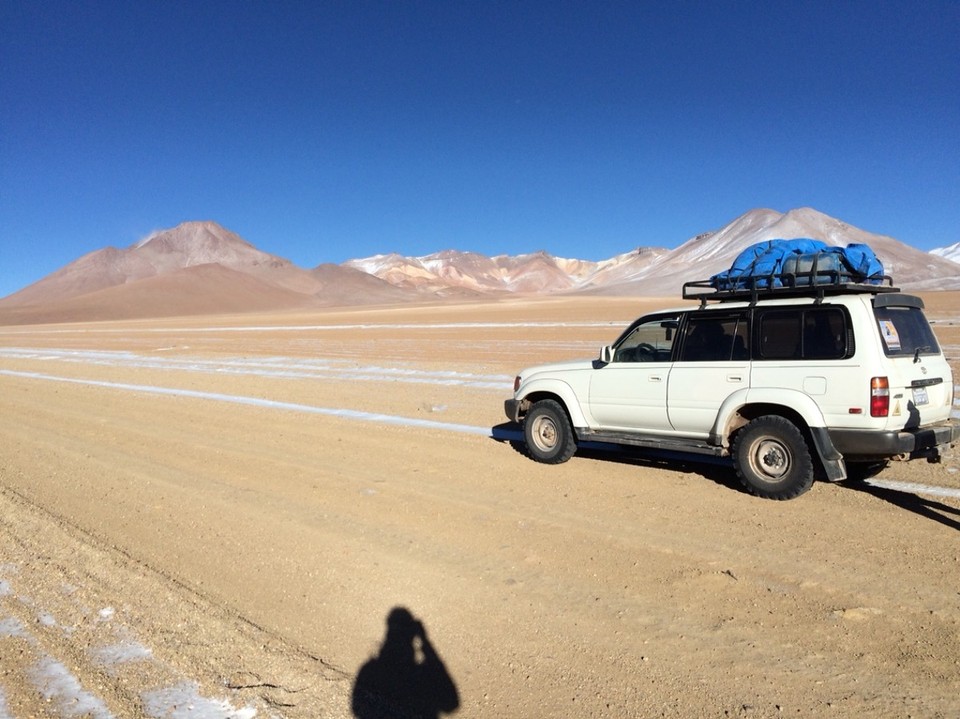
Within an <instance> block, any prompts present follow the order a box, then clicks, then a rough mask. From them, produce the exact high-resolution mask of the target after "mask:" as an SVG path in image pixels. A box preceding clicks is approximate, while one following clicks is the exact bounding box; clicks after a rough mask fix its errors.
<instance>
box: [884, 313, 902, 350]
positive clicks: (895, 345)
mask: <svg viewBox="0 0 960 719" xmlns="http://www.w3.org/2000/svg"><path fill="white" fill-rule="evenodd" d="M879 322H880V336H881V337H883V342H884V344H885V345H887V350H889V351H890V352H899V351H900V335H899V334H898V333H897V328H896V327H894V325H893V322H891V321H890V320H880V321H879Z"/></svg>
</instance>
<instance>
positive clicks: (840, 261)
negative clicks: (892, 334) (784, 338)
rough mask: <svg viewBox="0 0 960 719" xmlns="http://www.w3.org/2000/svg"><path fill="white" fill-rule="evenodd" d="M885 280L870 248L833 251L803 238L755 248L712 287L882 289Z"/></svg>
mask: <svg viewBox="0 0 960 719" xmlns="http://www.w3.org/2000/svg"><path fill="white" fill-rule="evenodd" d="M884 279H885V278H884V274H883V264H882V263H881V262H880V260H879V259H878V258H877V256H876V255H875V254H874V252H873V250H871V249H870V248H869V247H868V246H867V245H863V244H857V243H852V244H849V245H847V246H846V247H831V246H830V245H827V243H825V242H821V241H820V240H812V239H806V238H803V239H796V240H767V241H766V242H758V243H757V244H755V245H751V246H750V247H748V248H747V249H745V250H744V251H743V252H741V253H740V254H739V255H738V256H737V259H736V260H734V262H733V264H732V265H731V266H730V269H729V270H724V271H723V272H720V273H718V274H716V275H714V276H713V277H711V278H710V286H712V287H713V288H714V289H715V290H717V291H719V292H728V291H736V290H759V289H776V288H778V287H803V286H812V285H820V284H844V283H857V284H871V285H878V284H881V283H882V282H883V280H884ZM887 279H888V278H887Z"/></svg>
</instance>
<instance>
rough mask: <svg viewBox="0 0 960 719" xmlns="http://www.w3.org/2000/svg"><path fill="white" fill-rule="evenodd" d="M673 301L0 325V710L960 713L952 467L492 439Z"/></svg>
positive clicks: (945, 327) (955, 337) (958, 547)
mask: <svg viewBox="0 0 960 719" xmlns="http://www.w3.org/2000/svg"><path fill="white" fill-rule="evenodd" d="M954 300H956V295H955V294H954V295H951V296H950V297H949V298H944V300H943V303H942V306H938V308H931V316H933V317H939V322H938V324H937V332H938V335H939V336H940V338H941V340H942V341H943V343H944V345H945V346H946V347H948V348H953V349H952V353H951V352H948V354H950V356H952V357H956V356H957V355H958V354H960V352H958V351H957V350H958V349H960V306H958V305H955V304H953V302H954ZM660 304H662V303H656V302H648V301H642V302H641V301H637V300H632V301H630V302H627V301H624V300H619V301H613V300H599V299H598V300H582V299H580V300H576V301H575V302H562V301H541V302H536V303H529V304H524V303H520V302H513V303H498V304H486V305H474V306H464V307H459V308H446V309H440V308H430V307H424V308H405V309H395V310H382V311H377V310H365V311H363V312H359V311H358V312H340V313H337V312H329V313H325V314H323V315H311V316H297V315H287V316H276V317H255V318H251V317H245V318H237V317H234V318H222V317H221V318H216V317H205V318H194V319H190V320H185V319H178V320H166V321H155V322H141V323H116V324H113V323H106V324H92V325H84V326H80V325H69V326H67V325H65V326H46V327H32V328H31V327H26V328H13V327H11V328H0V719H6V718H7V717H12V718H15V719H22V718H24V717H80V716H83V717H86V716H90V717H97V718H98V719H99V718H100V717H110V716H115V717H174V716H176V717H180V716H184V717H185V716H200V717H215V718H216V717H250V716H254V715H256V716H263V717H291V718H293V717H351V716H361V717H371V716H402V714H397V713H391V712H390V711H389V710H388V709H387V708H386V707H385V706H384V705H383V704H377V703H373V702H371V701H370V699H369V697H370V696H372V694H371V693H370V692H368V691H367V690H373V689H376V688H377V687H378V686H380V684H378V682H383V681H389V680H395V681H394V684H399V686H400V688H399V689H397V692H398V693H399V695H400V696H399V701H400V702H401V703H405V704H406V705H408V706H414V707H417V708H418V711H419V712H420V713H421V714H422V715H426V716H440V715H443V714H444V713H449V712H452V711H455V712H456V715H457V716H463V717H654V716H665V717H725V716H734V717H736V716H749V717H783V716H797V717H810V716H832V717H862V716H871V717H906V716H911V717H956V716H958V715H960V649H958V647H960V471H958V470H960V462H958V461H957V460H956V459H951V460H950V461H949V462H947V463H945V464H942V465H926V464H922V465H921V464H918V463H911V464H909V465H906V464H901V465H896V466H893V467H891V468H890V469H889V470H887V471H886V472H885V473H884V474H882V475H881V479H883V480H885V481H887V482H900V483H910V484H909V485H903V484H901V485H888V486H886V487H883V486H873V487H871V486H866V485H861V486H860V487H859V488H855V487H851V486H844V485H832V484H825V483H819V484H816V485H815V486H814V488H813V490H811V491H810V492H809V493H807V494H806V495H804V496H802V497H801V498H799V499H797V500H794V501H790V502H782V503H778V502H770V501H763V500H758V499H755V498H752V497H750V496H748V495H746V494H744V493H743V492H741V491H739V490H738V489H737V487H736V483H735V481H734V480H733V478H732V476H731V475H730V473H729V471H728V470H727V469H726V468H724V467H717V466H711V465H697V464H677V463H661V462H657V461H652V460H649V459H644V458H642V457H639V456H634V455H629V454H611V453H599V452H598V453H593V454H590V453H586V454H583V455H578V456H576V457H574V459H573V460H571V461H570V462H568V463H567V464H564V465H561V466H544V465H540V464H536V463H534V462H532V461H530V460H529V459H527V458H525V457H524V456H522V454H520V453H519V452H517V451H516V450H515V449H514V448H513V447H512V446H511V444H510V443H509V442H508V441H504V440H505V439H507V438H509V436H510V435H509V434H508V433H506V434H504V433H502V432H500V431H498V432H495V433H494V434H496V437H497V438H494V437H491V428H493V427H495V426H497V425H500V424H501V423H502V422H503V421H504V418H503V416H502V402H503V399H504V398H506V397H507V396H508V395H509V391H510V387H511V383H512V377H513V374H514V372H515V371H516V370H518V369H520V368H521V367H523V366H525V365H529V364H533V363H539V362H542V361H547V360H554V359H564V358H571V357H583V356H592V355H594V354H595V352H596V349H597V348H598V347H599V346H600V345H601V344H603V343H605V342H608V341H610V340H612V339H613V338H615V336H616V335H617V334H618V332H619V330H620V329H621V328H622V326H623V325H624V324H625V323H626V322H627V321H628V320H629V319H631V318H632V317H633V316H634V315H636V314H639V313H640V312H641V311H642V310H643V309H644V305H656V306H659V305H660ZM954 308H956V309H954ZM938 313H939V314H938ZM958 370H960V368H958V366H957V364H956V363H954V371H955V372H957V373H958V376H960V372H958ZM914 485H916V486H914ZM388 618H389V620H390V621H389V623H388ZM388 627H389V629H390V631H389V633H388V631H387V630H388ZM378 653H379V655H378ZM374 658H376V661H374V662H371V663H370V664H369V665H368V666H367V668H366V669H365V670H364V671H363V672H362V673H361V667H363V666H364V665H365V664H367V663H368V661H370V660H371V659H374ZM358 676H359V677H360V680H359V681H358V679H357V678H358ZM385 677H386V679H384V678H385Z"/></svg>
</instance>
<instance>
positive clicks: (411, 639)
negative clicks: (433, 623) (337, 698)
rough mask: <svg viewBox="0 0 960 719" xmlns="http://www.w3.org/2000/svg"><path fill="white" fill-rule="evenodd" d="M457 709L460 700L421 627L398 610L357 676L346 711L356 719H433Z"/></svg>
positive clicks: (390, 617) (421, 625)
mask: <svg viewBox="0 0 960 719" xmlns="http://www.w3.org/2000/svg"><path fill="white" fill-rule="evenodd" d="M459 707H460V696H459V694H458V692H457V687H456V685H455V684H454V683H453V679H452V678H451V677H450V675H449V674H448V673H447V668H446V667H445V666H444V664H443V660H442V659H440V656H439V655H438V654H437V652H436V650H435V649H434V647H433V645H432V644H431V643H430V640H429V639H428V638H427V632H426V630H425V629H424V627H423V624H421V623H420V621H419V620H418V619H416V618H415V617H414V616H413V615H412V614H411V613H410V611H409V610H407V609H406V608H404V607H394V608H393V609H392V610H391V611H390V614H389V615H388V616H387V633H386V636H385V637H384V639H383V645H382V646H381V647H380V652H379V653H378V654H377V656H375V657H372V658H371V659H369V660H368V661H367V662H366V663H365V664H364V665H363V666H362V667H361V668H360V671H359V672H357V678H356V681H355V682H354V684H353V699H352V709H353V714H354V716H355V717H357V719H394V718H398V717H400V718H403V719H438V717H440V715H441V713H443V714H452V713H453V712H455V711H456V710H457V709H458V708H459Z"/></svg>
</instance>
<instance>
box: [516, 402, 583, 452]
mask: <svg viewBox="0 0 960 719" xmlns="http://www.w3.org/2000/svg"><path fill="white" fill-rule="evenodd" d="M523 434H524V438H525V439H526V441H527V453H528V454H529V455H530V457H531V458H532V459H535V460H536V461H538V462H543V463H545V464H560V463H561V462H566V461H567V460H568V459H570V458H571V457H572V456H573V453H574V452H576V451H577V440H576V437H575V436H574V434H573V428H572V427H571V426H570V420H569V418H568V417H567V413H566V412H565V411H564V409H563V407H561V406H560V403H559V402H556V401H554V400H552V399H544V400H540V401H539V402H537V403H536V404H534V405H533V407H531V408H530V411H529V412H527V416H526V418H525V419H524V421H523Z"/></svg>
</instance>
